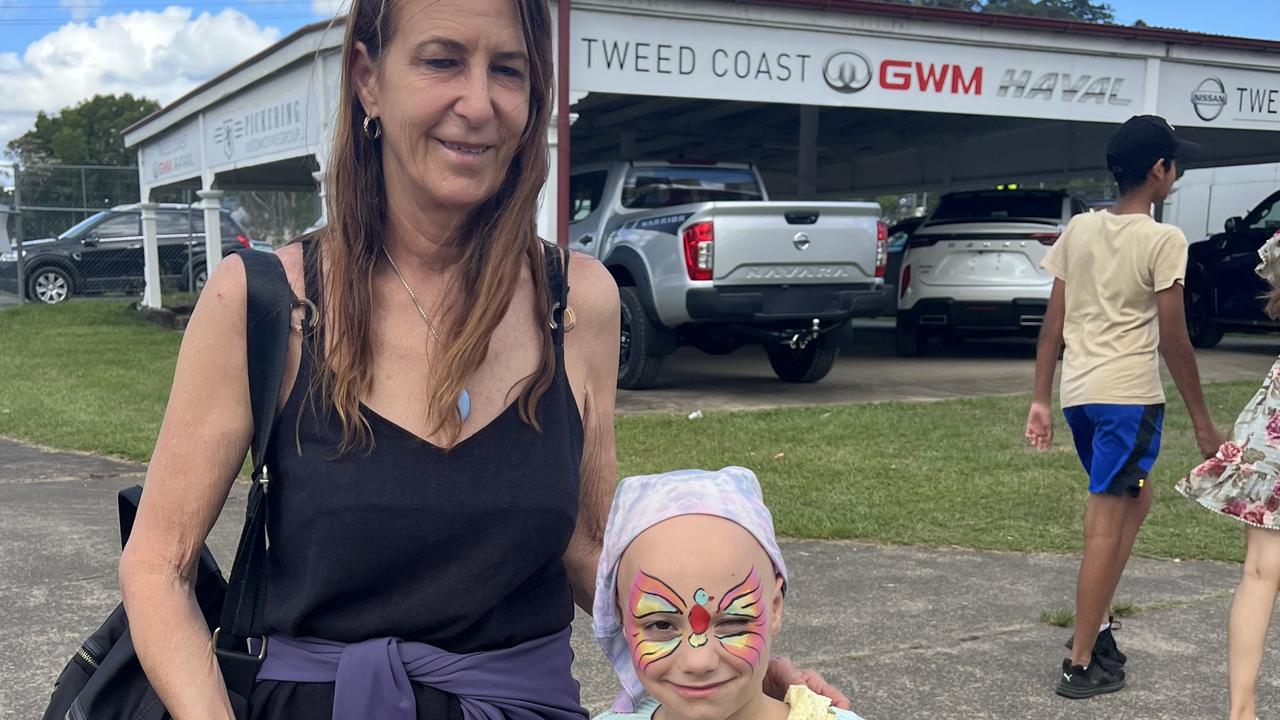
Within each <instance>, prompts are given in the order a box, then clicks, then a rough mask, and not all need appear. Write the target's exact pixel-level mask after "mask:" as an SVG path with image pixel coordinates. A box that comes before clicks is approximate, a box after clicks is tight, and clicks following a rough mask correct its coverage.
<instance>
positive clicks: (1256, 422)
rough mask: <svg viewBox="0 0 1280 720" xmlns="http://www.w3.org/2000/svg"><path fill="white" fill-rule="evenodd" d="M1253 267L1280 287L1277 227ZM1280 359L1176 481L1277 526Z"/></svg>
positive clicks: (1229, 509)
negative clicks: (1208, 450) (1206, 454)
mask: <svg viewBox="0 0 1280 720" xmlns="http://www.w3.org/2000/svg"><path fill="white" fill-rule="evenodd" d="M1258 260H1259V263H1258V267H1257V268H1255V269H1254V272H1256V273H1257V274H1258V277H1260V278H1262V279H1263V280H1266V281H1267V283H1268V284H1269V285H1270V286H1271V287H1273V288H1280V232H1276V234H1275V235H1272V236H1271V239H1270V240H1267V241H1266V242H1265V243H1263V244H1262V247H1260V248H1258ZM1278 383H1280V360H1276V363H1275V364H1274V365H1272V366H1271V370H1270V371H1269V372H1268V373H1267V377H1266V379H1265V380H1263V381H1262V387H1261V388H1259V389H1258V392H1257V394H1255V395H1254V396H1253V399H1252V400H1250V401H1249V404H1248V405H1246V406H1245V407H1244V410H1242V411H1241V412H1240V416H1239V417H1237V418H1236V425H1235V429H1234V430H1233V431H1232V432H1231V439H1230V440H1228V441H1227V442H1225V443H1223V444H1222V447H1220V448H1218V452H1217V453H1216V454H1215V455H1214V456H1213V457H1211V458H1209V459H1208V460H1205V461H1204V462H1203V463H1201V464H1200V465H1199V466H1198V467H1196V469H1195V470H1192V471H1191V474H1190V475H1188V476H1187V477H1185V478H1183V479H1182V480H1179V481H1178V485H1177V488H1178V492H1180V493H1182V494H1183V495H1184V496H1186V497H1187V498H1188V499H1190V500H1195V501H1196V502H1198V503H1200V504H1201V505H1203V506H1205V507H1207V508H1209V509H1210V510H1213V511H1215V512H1220V513H1223V514H1226V515H1230V516H1232V517H1234V518H1236V519H1238V520H1240V521H1241V522H1245V523H1248V524H1250V525H1253V526H1254V527H1260V528H1267V529H1270V530H1280V386H1278Z"/></svg>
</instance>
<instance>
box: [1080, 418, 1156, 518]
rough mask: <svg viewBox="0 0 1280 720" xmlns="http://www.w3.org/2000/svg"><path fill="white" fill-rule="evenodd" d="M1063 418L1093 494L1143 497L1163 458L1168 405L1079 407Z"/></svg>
mask: <svg viewBox="0 0 1280 720" xmlns="http://www.w3.org/2000/svg"><path fill="white" fill-rule="evenodd" d="M1062 414H1063V415H1065V416H1066V418H1067V425H1068V426H1070V427H1071V436H1072V437H1073V438H1074V439H1075V444H1076V454H1077V455H1079V456H1080V463H1081V464H1082V465H1084V469H1085V471H1086V472H1088V473H1089V492H1091V493H1107V494H1108V495H1126V494H1127V495H1129V496H1131V497H1137V495H1138V493H1139V492H1141V491H1142V487H1143V485H1145V484H1146V482H1147V476H1148V475H1150V473H1151V466H1153V465H1155V463H1156V455H1158V454H1159V453H1160V430H1161V427H1162V426H1163V425H1164V405H1103V404H1094V405H1073V406H1072V407H1068V408H1063V409H1062Z"/></svg>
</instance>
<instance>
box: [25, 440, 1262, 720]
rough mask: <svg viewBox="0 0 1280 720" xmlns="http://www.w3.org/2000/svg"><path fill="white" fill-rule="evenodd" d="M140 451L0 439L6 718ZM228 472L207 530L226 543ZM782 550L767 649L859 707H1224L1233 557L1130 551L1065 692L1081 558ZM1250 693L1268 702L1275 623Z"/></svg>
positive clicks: (238, 503) (96, 585)
mask: <svg viewBox="0 0 1280 720" xmlns="http://www.w3.org/2000/svg"><path fill="white" fill-rule="evenodd" d="M143 470H144V468H143V467H142V466H140V465H134V464H130V463H121V462H115V461H111V460H104V459H101V458H96V457H93V456H87V455H79V454H73V453H62V452H50V451H43V450H39V449H36V448H31V447H28V446H25V445H21V444H19V443H15V442H12V441H7V440H0V568H3V570H2V571H0V572H2V575H0V577H2V578H3V581H0V607H4V608H5V612H4V613H0V678H3V682H2V683H0V718H6V719H8V718H13V719H15V720H16V719H18V718H22V719H23V720H26V719H28V718H34V717H38V716H39V713H40V712H41V711H42V710H43V707H44V704H45V702H46V700H47V694H48V692H49V689H50V688H51V685H52V682H53V679H54V678H55V677H56V675H57V673H58V671H59V670H60V668H61V667H62V665H63V664H64V663H65V662H66V660H67V658H68V657H69V656H70V654H71V653H72V652H73V651H74V649H75V647H76V645H77V643H78V642H79V640H80V639H81V638H82V637H83V636H84V635H86V634H88V633H89V632H91V631H92V630H93V629H94V628H95V627H96V626H97V624H98V623H99V622H101V620H102V619H103V618H105V616H106V614H107V613H108V612H109V611H110V609H111V608H112V607H113V606H114V605H115V604H116V602H118V589H117V584H116V574H115V568H116V561H117V559H118V556H119V541H118V538H117V536H116V517H115V499H114V498H115V493H116V491H117V490H118V489H119V488H120V487H123V486H125V485H128V484H131V483H134V482H139V481H141V477H142V472H143ZM244 497H245V487H244V486H243V485H241V484H238V485H237V486H236V487H235V489H234V490H233V492H232V496H231V499H230V500H229V501H228V503H227V507H226V509H225V510H224V512H223V515H222V518H221V520H220V521H219V523H218V525H217V526H216V527H215V529H214V532H213V534H212V536H211V539H210V545H211V547H212V548H213V549H214V552H215V555H217V556H218V558H219V559H220V560H221V561H222V562H223V563H224V564H225V563H229V562H230V558H231V555H232V553H233V551H234V546H235V541H236V537H237V535H238V531H239V524H240V521H241V517H242V512H243V505H244ZM783 551H784V553H785V554H786V556H787V562H788V564H789V565H790V566H791V570H792V573H793V577H792V593H791V597H790V598H789V599H788V603H787V609H786V613H785V620H784V629H783V634H782V638H781V640H780V642H779V650H780V652H783V653H785V654H787V655H789V656H791V657H792V658H793V659H794V660H795V661H796V662H797V663H798V664H800V665H802V666H807V667H812V668H815V669H818V670H820V671H822V672H823V673H825V674H826V675H827V676H828V677H829V678H830V679H832V680H833V681H835V682H836V683H837V684H838V685H839V686H840V687H841V688H843V689H844V690H845V691H846V692H847V693H848V694H849V695H850V696H851V697H853V698H854V701H855V709H856V710H858V712H859V713H861V714H862V715H863V716H864V717H865V718H867V720H907V719H916V718H919V719H921V720H924V719H929V720H941V719H949V718H955V719H957V720H959V719H961V718H963V719H964V720H973V719H975V718H999V719H1001V720H1024V719H1026V718H1037V719H1042V718H1043V719H1052V718H1063V719H1069V720H1075V719H1077V718H1079V719H1080V720H1085V719H1089V718H1100V719H1101V718H1105V719H1106V720H1115V719H1117V718H1125V719H1127V718H1132V719H1134V720H1137V719H1143V720H1149V719H1152V718H1179V719H1187V720H1191V719H1198V718H1205V719H1206V720H1207V719H1209V718H1222V717H1225V707H1226V690H1225V677H1226V665H1225V663H1226V660H1225V646H1224V637H1223V635H1224V627H1225V625H1224V623H1225V615H1226V608H1227V606H1228V603H1229V601H1230V592H1231V589H1232V588H1233V586H1234V584H1235V581H1236V579H1237V577H1238V574H1239V568H1238V566H1233V565H1228V564H1220V563H1204V562H1172V561H1155V560H1135V561H1134V562H1133V563H1132V564H1131V566H1130V569H1129V573H1128V574H1127V576H1126V578H1125V581H1124V583H1123V584H1122V586H1121V588H1120V591H1119V598H1118V599H1119V600H1122V601H1128V602H1133V603H1136V604H1138V605H1140V606H1154V609H1150V610H1147V611H1144V612H1142V613H1140V614H1139V615H1137V616H1136V617H1134V618H1131V619H1127V620H1126V621H1125V627H1124V629H1123V630H1122V631H1121V632H1120V633H1119V634H1118V640H1119V642H1120V645H1121V647H1122V648H1123V649H1124V650H1125V652H1127V653H1128V654H1129V656H1130V658H1131V660H1130V685H1129V687H1128V688H1127V689H1125V690H1124V691H1122V692H1120V693H1116V694H1114V695H1111V696H1107V697H1103V698H1096V699H1093V700H1087V701H1068V700H1063V699H1061V698H1058V697H1056V696H1054V695H1053V694H1052V685H1053V682H1054V679H1055V677H1056V673H1057V670H1058V664H1059V663H1060V662H1061V660H1062V657H1063V652H1064V651H1063V649H1062V647H1061V643H1062V641H1063V640H1064V639H1065V637H1066V631H1064V630H1062V629H1059V628H1054V627H1049V626H1046V625H1043V624H1041V623H1040V621H1039V617H1040V614H1041V612H1043V611H1045V610H1053V609H1057V608H1063V607H1069V606H1070V605H1071V602H1072V601H1071V598H1072V592H1073V590H1072V589H1073V586H1074V581H1075V570H1076V560H1075V558H1073V557H1067V556H1054V555H1023V554H1016V553H987V552H972V551H966V550H930V549H916V548H901V547H879V546H874V545H866V544H859V543H848V542H814V541H784V543H783ZM574 646H575V650H576V653H577V661H576V663H575V674H576V676H577V677H578V678H579V680H580V681H581V683H582V688H583V700H584V703H585V704H586V705H587V706H588V708H590V709H591V710H593V711H598V710H601V709H603V708H604V707H605V706H606V705H607V703H608V701H609V699H610V698H611V697H612V694H613V693H614V691H615V689H616V684H615V682H614V681H613V679H612V677H611V673H610V671H609V668H608V667H607V665H606V664H605V662H604V661H603V658H602V656H601V655H600V653H599V651H598V650H597V649H596V648H595V646H594V643H593V642H592V640H591V634H590V628H589V626H588V624H587V620H586V618H585V617H584V616H581V615H580V616H579V619H578V621H577V623H576V624H575V633H574ZM1268 650H1269V653H1270V655H1269V658H1268V660H1269V662H1268V664H1267V665H1265V666H1264V670H1263V681H1262V689H1261V693H1260V703H1261V704H1260V710H1261V711H1262V712H1263V714H1264V716H1265V715H1266V713H1267V710H1268V709H1275V710H1276V711H1280V672H1278V671H1277V668H1280V642H1277V639H1276V637H1275V634H1274V633H1273V635H1272V639H1271V642H1270V643H1269V648H1268Z"/></svg>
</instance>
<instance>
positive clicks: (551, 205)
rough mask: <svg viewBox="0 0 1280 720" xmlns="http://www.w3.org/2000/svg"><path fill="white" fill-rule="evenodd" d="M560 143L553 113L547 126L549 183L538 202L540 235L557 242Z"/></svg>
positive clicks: (544, 238) (543, 187)
mask: <svg viewBox="0 0 1280 720" xmlns="http://www.w3.org/2000/svg"><path fill="white" fill-rule="evenodd" d="M558 145H559V133H558V132H557V130H556V116H555V113H552V114H551V125H550V126H549V127H548V128H547V156H548V158H549V159H550V163H549V166H548V167H547V184H545V185H543V186H542V196H541V199H540V201H539V204H538V225H537V227H538V237H540V238H542V239H543V240H546V241H547V242H555V241H556V237H558V235H557V234H556V233H557V231H558V228H557V225H558V224H559V223H558V221H557V218H556V187H557V185H556V183H557V180H558V179H559V172H560V168H559V167H558V166H559V164H560V163H559V162H557V160H556V158H557V155H556V149H557V146H558Z"/></svg>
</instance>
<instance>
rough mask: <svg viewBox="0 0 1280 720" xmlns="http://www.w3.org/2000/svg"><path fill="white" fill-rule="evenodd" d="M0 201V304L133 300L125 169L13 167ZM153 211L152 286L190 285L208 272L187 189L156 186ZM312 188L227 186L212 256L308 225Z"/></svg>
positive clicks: (135, 213)
mask: <svg viewBox="0 0 1280 720" xmlns="http://www.w3.org/2000/svg"><path fill="white" fill-rule="evenodd" d="M4 192H5V196H4V197H2V198H0V206H8V210H7V211H6V212H5V214H4V216H3V220H4V221H5V222H4V223H2V224H0V225H2V226H0V306H4V305H8V304H15V303H18V302H22V301H24V300H25V301H34V302H42V303H47V304H56V303H59V302H62V301H64V300H66V299H67V298H70V297H73V296H108V297H110V296H114V297H120V298H125V299H136V298H137V297H138V296H139V295H140V294H141V292H142V290H143V289H144V286H145V261H144V258H143V237H142V218H141V215H142V214H141V211H140V210H139V208H138V201H139V189H138V171H137V168H135V167H101V166H82V165H40V166H24V167H21V168H18V169H15V171H14V173H13V177H12V187H9V188H6V189H5V190H4ZM151 200H152V201H153V202H157V203H160V208H159V210H158V211H157V213H156V240H157V245H158V250H159V264H160V279H161V285H162V293H163V294H165V295H166V296H168V295H171V294H172V293H175V292H178V293H196V292H199V291H200V289H201V288H203V286H204V283H205V280H206V279H207V277H208V273H207V271H206V267H205V265H206V263H205V251H206V245H205V240H206V236H205V214H204V211H203V209H201V208H200V207H199V205H198V204H195V203H196V201H197V200H198V198H197V196H196V192H195V190H194V189H191V188H161V189H157V190H153V191H152V197H151ZM319 214H320V205H319V196H318V195H317V194H316V193H307V192H282V191H249V192H229V193H227V195H226V196H225V197H224V199H223V208H222V211H221V213H220V222H219V225H220V228H221V233H222V254H224V255H225V254H226V253H228V252H231V251H233V250H235V249H236V248H239V247H256V248H258V249H271V248H273V247H275V246H278V245H281V244H283V243H284V242H287V241H288V240H289V239H290V238H292V237H295V236H296V235H298V234H300V233H301V232H303V231H304V230H305V229H306V228H307V227H309V226H311V225H313V224H314V223H315V222H316V219H317V218H318V217H319Z"/></svg>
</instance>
